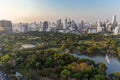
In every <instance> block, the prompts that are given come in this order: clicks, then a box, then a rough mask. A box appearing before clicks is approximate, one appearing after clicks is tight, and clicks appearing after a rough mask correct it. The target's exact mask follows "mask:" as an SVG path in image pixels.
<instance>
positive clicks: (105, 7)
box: [0, 0, 120, 22]
mask: <svg viewBox="0 0 120 80" xmlns="http://www.w3.org/2000/svg"><path fill="white" fill-rule="evenodd" d="M114 14H116V15H117V18H118V20H119V19H120V0H0V20H1V19H7V20H12V21H13V22H32V21H45V20H49V21H55V20H56V19H59V18H61V19H64V18H66V17H70V18H72V19H74V20H75V21H77V22H79V21H80V20H85V21H91V22H93V21H96V20H97V19H100V20H106V19H110V18H111V17H112V15H114Z"/></svg>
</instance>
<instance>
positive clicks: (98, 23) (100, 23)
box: [97, 20, 103, 32]
mask: <svg viewBox="0 0 120 80" xmlns="http://www.w3.org/2000/svg"><path fill="white" fill-rule="evenodd" d="M102 28H103V27H102V22H101V21H100V20H98V21H97V32H102V30H103V29H102Z"/></svg>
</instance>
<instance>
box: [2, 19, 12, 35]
mask: <svg viewBox="0 0 120 80" xmlns="http://www.w3.org/2000/svg"><path fill="white" fill-rule="evenodd" d="M12 32H13V30H12V23H11V21H7V20H1V21H0V33H12Z"/></svg>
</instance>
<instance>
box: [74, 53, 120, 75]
mask: <svg viewBox="0 0 120 80" xmlns="http://www.w3.org/2000/svg"><path fill="white" fill-rule="evenodd" d="M72 55H73V56H75V57H79V58H86V59H90V60H93V61H94V62H95V63H98V62H102V63H104V64H105V65H106V66H107V70H106V73H107V74H110V73H113V72H120V61H119V60H118V58H117V57H114V56H109V60H110V63H107V61H106V60H105V57H106V56H92V57H91V56H86V55H77V54H72Z"/></svg>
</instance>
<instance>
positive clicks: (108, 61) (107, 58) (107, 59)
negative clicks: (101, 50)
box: [105, 55, 110, 64]
mask: <svg viewBox="0 0 120 80" xmlns="http://www.w3.org/2000/svg"><path fill="white" fill-rule="evenodd" d="M105 60H106V61H107V63H108V64H110V59H109V57H108V55H106V57H105Z"/></svg>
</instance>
